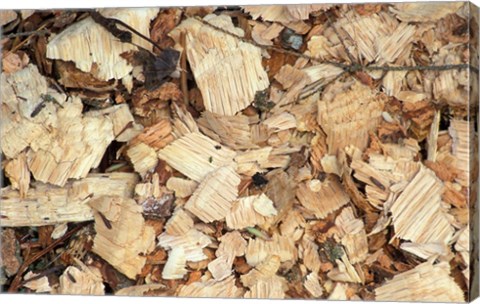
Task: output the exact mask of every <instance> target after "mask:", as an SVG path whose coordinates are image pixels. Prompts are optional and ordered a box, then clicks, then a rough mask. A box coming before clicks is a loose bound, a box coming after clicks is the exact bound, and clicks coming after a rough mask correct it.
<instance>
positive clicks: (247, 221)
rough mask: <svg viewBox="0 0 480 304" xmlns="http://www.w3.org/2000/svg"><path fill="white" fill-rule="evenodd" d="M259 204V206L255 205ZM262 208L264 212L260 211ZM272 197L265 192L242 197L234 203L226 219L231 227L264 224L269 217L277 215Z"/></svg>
mask: <svg viewBox="0 0 480 304" xmlns="http://www.w3.org/2000/svg"><path fill="white" fill-rule="evenodd" d="M256 205H257V208H255V206H256ZM257 209H260V211H262V212H263V213H264V214H267V216H265V215H263V214H262V213H261V212H258V210H257ZM276 213H277V212H276V209H275V208H274V207H273V205H272V203H271V201H270V199H268V197H267V196H266V195H265V194H262V195H259V196H257V195H254V196H247V197H242V198H240V199H239V200H237V201H235V202H234V203H233V204H232V207H231V209H230V210H229V213H228V214H227V216H226V218H225V221H226V223H227V226H228V227H229V228H231V229H243V228H247V227H254V226H262V225H263V224H265V222H266V221H267V217H270V216H273V215H276Z"/></svg>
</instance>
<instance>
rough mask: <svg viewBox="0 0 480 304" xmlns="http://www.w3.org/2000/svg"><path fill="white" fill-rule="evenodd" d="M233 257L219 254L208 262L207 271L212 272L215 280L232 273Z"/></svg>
mask: <svg viewBox="0 0 480 304" xmlns="http://www.w3.org/2000/svg"><path fill="white" fill-rule="evenodd" d="M232 265H233V257H232V256H230V255H229V254H228V255H221V256H219V257H217V258H216V259H215V260H213V261H211V262H210V263H208V271H210V273H211V274H212V276H213V278H214V279H215V280H217V281H221V280H223V279H225V278H227V277H228V276H229V275H231V274H232V271H233V270H232Z"/></svg>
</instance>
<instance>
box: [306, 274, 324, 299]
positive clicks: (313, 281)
mask: <svg viewBox="0 0 480 304" xmlns="http://www.w3.org/2000/svg"><path fill="white" fill-rule="evenodd" d="M303 286H304V287H305V289H306V290H308V292H309V293H310V294H311V295H312V296H313V297H315V298H319V297H320V296H321V295H322V294H323V288H322V286H321V285H320V281H319V278H318V275H317V273H316V272H311V273H310V274H309V275H307V277H306V280H305V282H304V283H303Z"/></svg>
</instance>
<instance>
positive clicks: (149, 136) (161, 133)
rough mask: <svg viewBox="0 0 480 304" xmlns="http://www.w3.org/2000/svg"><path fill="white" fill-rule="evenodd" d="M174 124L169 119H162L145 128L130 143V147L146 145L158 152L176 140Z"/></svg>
mask: <svg viewBox="0 0 480 304" xmlns="http://www.w3.org/2000/svg"><path fill="white" fill-rule="evenodd" d="M172 131H173V130H172V124H171V123H170V121H169V120H168V119H162V120H160V121H159V122H158V123H156V124H154V125H152V126H149V127H147V128H145V129H144V130H143V131H142V133H140V134H138V135H137V136H136V137H135V138H133V139H132V140H131V141H130V145H132V146H133V145H135V144H137V143H144V144H146V145H148V146H150V147H151V148H153V149H155V150H156V151H158V150H159V149H162V148H164V147H165V146H166V145H168V144H169V143H171V142H172V141H173V140H174V137H173V134H172Z"/></svg>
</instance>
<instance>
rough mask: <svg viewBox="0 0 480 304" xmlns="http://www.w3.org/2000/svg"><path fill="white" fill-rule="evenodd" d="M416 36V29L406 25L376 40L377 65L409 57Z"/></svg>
mask: <svg viewBox="0 0 480 304" xmlns="http://www.w3.org/2000/svg"><path fill="white" fill-rule="evenodd" d="M415 34H416V27H415V26H413V25H408V24H407V23H400V24H399V26H398V27H397V28H396V29H395V30H394V31H393V32H392V33H389V35H388V36H385V37H381V38H380V39H377V40H376V48H377V54H376V61H377V63H378V64H384V63H392V62H396V61H397V59H398V58H399V59H403V58H404V59H403V60H401V61H402V62H405V59H406V58H405V57H406V56H409V55H410V52H411V47H412V43H413V41H414V38H415Z"/></svg>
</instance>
